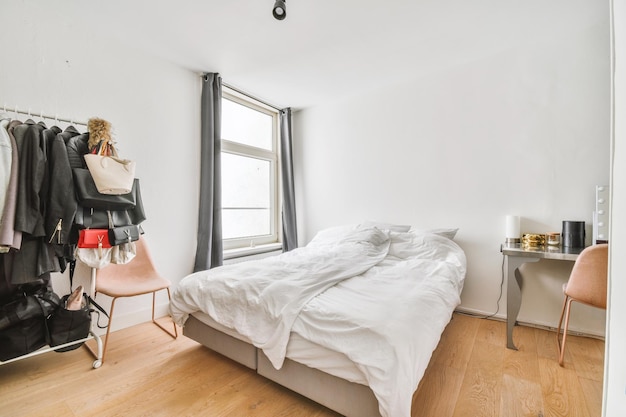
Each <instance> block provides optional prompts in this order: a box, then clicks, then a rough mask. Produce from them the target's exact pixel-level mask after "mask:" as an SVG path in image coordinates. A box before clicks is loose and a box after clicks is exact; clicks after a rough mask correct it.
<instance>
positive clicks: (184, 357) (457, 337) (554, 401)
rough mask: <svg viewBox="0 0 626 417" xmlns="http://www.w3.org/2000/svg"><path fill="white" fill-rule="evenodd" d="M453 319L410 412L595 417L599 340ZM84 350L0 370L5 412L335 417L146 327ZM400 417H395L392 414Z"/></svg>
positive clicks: (440, 416)
mask: <svg viewBox="0 0 626 417" xmlns="http://www.w3.org/2000/svg"><path fill="white" fill-rule="evenodd" d="M505 331H506V329H505V323H502V322H499V321H492V320H483V319H478V318H472V317H467V316H463V315H458V314H455V315H454V318H453V320H452V321H451V322H450V324H449V325H448V327H447V328H446V330H445V332H444V334H443V336H442V340H441V343H440V344H439V346H438V348H437V350H436V351H435V352H434V353H433V357H432V360H431V362H430V366H429V368H428V370H427V371H426V374H425V376H424V378H423V380H422V383H421V384H420V387H419V389H418V390H417V392H416V393H415V396H414V399H413V410H412V417H489V416H494V417H516V416H532V417H549V416H554V417H556V416H559V417H562V416H568V417H599V416H600V414H601V402H602V373H603V354H604V342H603V341H600V340H596V339H590V338H581V337H570V338H568V346H567V354H566V363H565V367H564V368H561V367H559V365H558V363H557V361H556V342H555V334H554V333H551V332H548V331H545V330H539V329H534V328H528V327H516V328H515V334H514V337H515V342H516V344H517V345H518V346H519V351H512V350H508V349H506V348H505V340H506V338H505ZM92 363H93V359H92V357H91V356H90V354H89V353H88V352H87V351H86V350H85V349H84V348H80V349H78V350H74V351H71V352H66V353H56V352H50V353H46V354H43V355H39V356H36V357H33V358H30V359H27V360H22V361H18V362H13V363H10V364H6V365H3V366H0V416H1V417H21V416H33V417H34V416H45V417H55V416H59V417H72V416H81V417H86V416H98V417H106V416H125V417H126V416H133V417H134V416H150V417H155V416H168V417H169V416H176V417H178V416H210V417H221V416H236V417H246V416H250V417H253V416H256V417H259V416H263V417H279V416H285V417H286V416H289V417H299V416H302V417H305V416H306V417H336V416H338V415H337V414H336V413H333V412H332V411H330V410H328V409H326V408H324V407H322V406H320V405H317V404H315V403H313V402H312V401H309V400H307V399H305V398H304V397H301V396H299V395H298V394H295V393H292V392H290V391H288V390H286V389H284V388H282V387H280V386H278V385H276V384H274V383H272V382H269V381H267V380H265V379H264V378H263V377H260V376H258V375H256V374H255V373H254V372H253V371H251V370H249V369H248V368H245V367H243V366H241V365H238V364H236V363H234V362H232V361H230V360H228V359H225V358H223V357H222V356H220V355H218V354H215V353H213V352H211V351H209V350H208V349H206V348H204V347H202V346H200V345H198V344H196V343H195V342H193V341H191V340H189V339H187V338H185V337H184V336H181V337H179V338H178V340H173V339H172V338H170V337H169V336H167V335H166V334H165V333H163V332H162V331H160V330H159V329H158V328H157V327H156V326H154V325H152V324H142V325H140V326H136V327H133V328H129V329H125V330H121V331H118V332H115V333H113V335H112V338H111V341H110V345H109V351H108V352H107V358H106V361H105V363H104V364H103V365H102V367H101V368H100V369H97V370H94V369H92V368H91V364H92ZM394 417H395V416H394Z"/></svg>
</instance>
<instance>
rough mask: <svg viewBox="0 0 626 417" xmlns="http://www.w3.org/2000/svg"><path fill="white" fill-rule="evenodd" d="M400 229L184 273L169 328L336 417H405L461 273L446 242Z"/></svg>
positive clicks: (454, 249) (332, 233)
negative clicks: (331, 411)
mask: <svg viewBox="0 0 626 417" xmlns="http://www.w3.org/2000/svg"><path fill="white" fill-rule="evenodd" d="M395 230H400V231H395ZM404 230H406V229H401V228H398V227H390V228H381V227H380V225H379V227H375V226H371V225H357V226H344V227H336V228H331V229H326V230H323V231H321V232H320V233H318V234H317V235H316V236H315V238H314V239H313V240H312V241H311V242H310V243H309V244H308V245H307V246H305V247H303V248H299V249H295V250H293V251H290V252H287V253H283V254H281V255H278V256H274V257H270V258H265V259H261V260H257V261H248V262H243V263H239V264H233V265H227V266H223V267H219V268H214V269H211V270H209V271H202V272H198V273H195V274H191V275H189V276H187V277H185V278H184V279H183V280H181V282H180V284H179V285H178V286H177V288H176V289H175V291H174V293H173V295H172V302H171V305H170V310H171V314H172V317H173V318H174V320H175V321H176V322H177V323H178V324H179V325H181V326H183V330H184V333H185V334H186V335H187V336H189V337H191V338H193V339H195V340H197V341H199V342H200V343H203V344H205V345H207V346H208V347H210V348H212V349H214V350H216V351H218V352H220V353H222V354H226V355H227V356H229V357H231V358H233V359H235V360H238V361H239V362H241V363H243V364H245V365H247V366H249V367H250V368H253V369H256V370H257V372H259V373H260V374H261V375H264V376H266V377H268V378H270V379H272V380H274V381H276V382H278V383H280V384H282V385H285V386H287V387H288V388H291V389H293V390H294V391H296V392H299V393H301V394H303V395H305V396H307V397H309V398H311V399H313V400H315V401H317V402H320V403H321V404H323V405H325V406H327V407H329V408H331V409H334V410H336V411H338V412H340V413H342V414H344V415H354V416H359V417H362V416H366V415H381V416H383V417H409V416H410V414H411V401H412V396H413V393H414V391H415V390H416V389H417V386H418V384H419V381H420V379H421V378H422V376H423V374H424V371H425V370H426V367H427V366H428V362H429V361H430V357H431V355H432V352H433V350H434V349H435V348H436V346H437V344H438V342H439V339H440V336H441V333H442V332H443V330H444V328H445V326H446V325H447V324H448V322H449V321H450V318H451V316H452V312H453V311H454V309H455V308H456V306H457V305H458V304H459V303H460V294H461V290H462V288H463V280H464V278H465V269H466V263H465V255H464V253H463V251H462V250H461V248H460V247H459V246H458V245H457V244H456V243H455V242H453V241H452V240H451V237H453V236H454V231H452V230H439V231H424V232H420V231H408V232H407V231H404ZM432 232H436V233H432ZM446 236H447V237H446Z"/></svg>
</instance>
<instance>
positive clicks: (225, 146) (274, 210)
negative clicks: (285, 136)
mask: <svg viewBox="0 0 626 417" xmlns="http://www.w3.org/2000/svg"><path fill="white" fill-rule="evenodd" d="M222 98H224V99H227V100H231V101H234V102H236V103H238V104H241V105H243V106H246V107H249V108H251V109H253V110H256V111H259V112H261V113H264V114H267V115H269V116H271V117H272V150H267V149H262V148H257V147H255V146H249V145H245V144H242V143H237V142H232V141H229V140H228V139H226V138H223V137H222V139H221V143H222V152H223V153H230V154H234V155H241V156H246V157H250V158H255V159H260V160H263V161H268V162H269V163H270V193H271V194H272V198H270V213H271V214H270V234H269V235H262V236H251V237H245V238H231V239H223V240H222V245H223V250H224V259H229V258H235V257H240V256H246V255H252V254H256V253H263V252H269V251H273V250H277V249H279V248H280V247H282V242H281V241H282V233H280V230H282V224H281V216H280V207H281V192H280V155H279V146H278V134H279V122H280V118H279V115H280V114H279V111H278V110H277V109H275V108H274V107H271V106H269V105H267V104H265V103H263V102H261V101H258V100H255V99H254V98H252V97H249V96H247V95H245V94H243V93H241V92H239V91H237V90H234V89H232V88H229V87H227V86H224V85H222Z"/></svg>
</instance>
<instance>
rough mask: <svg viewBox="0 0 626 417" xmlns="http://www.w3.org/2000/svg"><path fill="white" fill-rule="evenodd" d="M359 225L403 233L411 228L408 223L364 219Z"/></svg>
mask: <svg viewBox="0 0 626 417" xmlns="http://www.w3.org/2000/svg"><path fill="white" fill-rule="evenodd" d="M359 226H361V227H375V228H377V229H380V230H390V231H392V232H398V233H405V232H408V231H409V230H410V229H411V226H410V225H408V226H406V225H400V224H392V223H382V222H373V221H366V222H364V223H361V224H360V225H359Z"/></svg>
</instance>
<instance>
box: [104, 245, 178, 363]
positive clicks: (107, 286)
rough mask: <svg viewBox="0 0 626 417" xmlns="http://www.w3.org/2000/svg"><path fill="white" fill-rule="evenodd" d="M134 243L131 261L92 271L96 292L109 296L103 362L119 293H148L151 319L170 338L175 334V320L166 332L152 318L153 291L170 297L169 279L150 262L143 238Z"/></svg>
mask: <svg viewBox="0 0 626 417" xmlns="http://www.w3.org/2000/svg"><path fill="white" fill-rule="evenodd" d="M135 243H136V248H137V253H136V255H135V257H134V258H133V260H132V261H130V262H129V263H127V264H119V265H117V264H110V265H108V266H106V267H104V268H101V269H98V270H97V271H96V294H98V293H101V294H104V295H108V296H109V297H112V298H113V301H112V302H111V311H110V312H109V316H110V319H109V325H108V327H107V332H106V337H105V339H104V349H103V352H102V361H103V362H104V355H105V354H106V349H107V345H108V343H109V332H110V331H111V323H112V322H113V310H114V308H115V301H116V300H117V299H118V298H120V297H134V296H137V295H143V294H150V293H152V322H153V323H154V324H156V325H157V326H158V327H160V328H161V329H162V330H163V331H164V332H166V333H167V334H169V335H170V336H172V337H173V338H175V339H176V338H178V330H177V328H176V324H174V332H170V331H169V330H167V329H166V328H165V327H163V326H162V325H161V324H159V323H158V322H157V321H156V320H155V319H154V306H155V301H156V293H157V292H158V291H161V290H166V291H167V296H168V298H170V299H171V296H170V284H171V283H170V281H168V280H167V279H166V278H163V277H162V276H161V275H160V274H159V273H158V272H157V270H156V268H155V266H154V263H153V262H152V257H151V256H150V252H149V251H148V247H147V245H146V241H145V238H144V237H141V238H140V239H139V240H138V241H137V242H135Z"/></svg>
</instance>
